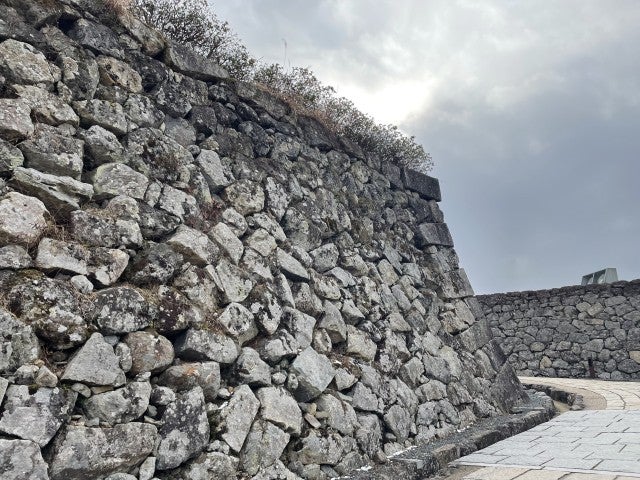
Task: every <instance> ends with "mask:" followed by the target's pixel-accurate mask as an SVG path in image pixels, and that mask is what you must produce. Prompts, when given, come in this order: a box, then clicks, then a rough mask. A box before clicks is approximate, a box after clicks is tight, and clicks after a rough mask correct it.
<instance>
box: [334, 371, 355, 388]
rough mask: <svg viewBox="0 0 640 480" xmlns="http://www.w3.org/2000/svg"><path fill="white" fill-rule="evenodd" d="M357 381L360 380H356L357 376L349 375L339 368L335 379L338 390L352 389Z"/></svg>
mask: <svg viewBox="0 0 640 480" xmlns="http://www.w3.org/2000/svg"><path fill="white" fill-rule="evenodd" d="M357 381H358V379H357V378H356V376H355V375H353V374H351V373H349V372H348V371H347V370H345V369H344V368H338V369H337V370H336V376H335V378H334V382H335V385H336V389H338V390H346V389H347V388H350V387H352V386H353V384H354V383H356V382H357Z"/></svg>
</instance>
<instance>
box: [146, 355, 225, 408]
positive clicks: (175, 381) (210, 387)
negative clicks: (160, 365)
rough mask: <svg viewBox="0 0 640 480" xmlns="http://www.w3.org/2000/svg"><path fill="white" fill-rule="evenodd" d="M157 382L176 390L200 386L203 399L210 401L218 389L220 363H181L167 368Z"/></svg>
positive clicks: (180, 390) (216, 394)
mask: <svg viewBox="0 0 640 480" xmlns="http://www.w3.org/2000/svg"><path fill="white" fill-rule="evenodd" d="M158 383H160V384H161V385H165V386H167V387H170V388H171V389H173V390H175V391H177V392H183V391H185V390H192V389H193V388H195V387H200V388H202V392H203V394H204V399H205V400H206V401H207V402H212V401H214V400H215V399H216V397H217V396H218V392H219V390H220V364H218V363H217V362H202V363H181V364H180V365H173V366H171V367H169V368H167V369H166V370H165V371H164V372H162V375H160V377H159V378H158Z"/></svg>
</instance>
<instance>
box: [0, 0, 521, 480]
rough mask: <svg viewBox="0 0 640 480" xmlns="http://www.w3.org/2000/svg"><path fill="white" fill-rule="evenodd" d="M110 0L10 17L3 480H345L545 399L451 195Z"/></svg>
mask: <svg viewBox="0 0 640 480" xmlns="http://www.w3.org/2000/svg"><path fill="white" fill-rule="evenodd" d="M100 4H101V2H95V1H84V0H67V1H65V2H58V1H55V0H46V1H35V0H33V1H24V0H14V1H12V0H8V1H7V0H5V1H2V2H0V19H1V20H0V93H1V98H0V138H1V139H0V178H1V179H0V376H1V377H0V400H2V399H3V402H2V408H1V409H0V467H1V468H3V469H4V470H3V471H2V475H1V476H2V478H3V479H5V480H11V479H24V478H29V479H46V478H50V479H52V480H61V479H65V480H68V479H102V478H109V479H111V480H116V479H118V480H126V479H132V478H138V479H139V480H143V479H144V480H148V479H151V478H152V477H153V478H160V479H190V480H194V479H209V478H225V479H234V478H256V479H273V478H290V479H293V478H299V477H302V478H308V479H326V478H330V477H335V476H338V475H339V474H345V473H347V472H349V471H350V470H352V469H354V468H357V467H359V466H361V465H363V464H366V463H368V462H373V461H383V460H384V459H385V457H386V456H387V455H389V454H392V453H394V452H396V451H398V450H400V449H403V448H406V447H408V446H410V445H413V444H415V443H419V442H425V441H428V440H429V439H432V438H435V437H443V436H446V435H447V434H448V433H451V432H453V431H455V430H457V429H460V428H463V427H465V426H467V425H469V424H471V423H473V422H475V421H476V419H478V418H482V417H488V416H492V415H495V414H497V413H499V412H504V411H507V410H508V409H509V407H510V406H511V405H512V404H513V403H514V402H516V401H518V399H520V398H521V397H522V395H523V392H522V389H521V386H520V385H519V383H518V381H517V379H516V378H515V376H514V374H513V370H512V368H511V367H510V366H509V365H508V364H506V362H505V358H504V356H503V355H502V353H501V351H500V349H499V348H498V347H497V345H496V343H495V341H494V340H492V338H491V333H490V330H489V328H488V326H487V323H486V322H485V320H484V319H483V315H482V311H481V309H480V307H479V305H478V303H477V301H476V300H475V298H474V297H473V292H472V290H471V288H470V286H469V283H468V281H467V279H466V276H465V274H464V271H463V270H462V269H460V268H459V267H458V259H457V257H456V254H455V252H454V250H453V248H452V246H453V243H452V241H451V237H450V235H449V231H448V229H447V226H446V224H445V223H444V220H443V216H442V213H441V211H440V209H439V208H438V204H437V201H439V199H440V192H439V186H438V182H437V180H435V179H433V178H430V177H427V176H424V175H421V174H418V173H416V172H411V171H407V170H402V169H401V168H399V167H397V166H395V165H394V164H392V163H390V162H389V161H388V160H387V159H380V158H376V157H375V156H372V155H368V154H366V153H364V152H363V151H362V149H361V148H360V147H358V146H357V145H353V144H350V143H348V142H346V141H344V140H343V139H340V138H336V137H335V136H334V135H332V134H331V132H328V131H326V130H325V129H324V128H323V126H322V125H321V124H320V123H318V122H317V121H315V120H314V119H312V118H307V117H300V116H298V115H296V113H295V112H294V111H292V110H291V108H290V107H289V105H288V104H287V103H285V102H283V101H282V100H281V99H279V98H278V97H276V96H273V95H270V94H268V93H267V92H265V91H264V90H262V89H260V88H258V87H257V86H255V85H248V84H243V83H238V82H235V81H233V80H232V79H229V78H228V77H227V75H226V72H224V71H223V70H222V69H220V68H219V67H218V66H217V65H215V64H213V63H211V62H210V61H209V60H207V59H204V58H201V57H198V56H197V55H195V54H194V53H193V52H191V51H189V50H188V49H185V48H184V47H181V46H179V45H176V44H170V43H167V42H166V41H165V40H164V39H163V37H162V36H160V35H159V34H158V33H157V32H154V31H152V30H149V29H148V28H146V27H145V26H144V25H142V24H140V23H139V22H137V21H136V20H135V19H133V18H131V17H127V16H122V17H120V18H114V17H113V16H112V15H111V16H110V15H105V14H104V12H103V11H101V9H100V8H99V6H100Z"/></svg>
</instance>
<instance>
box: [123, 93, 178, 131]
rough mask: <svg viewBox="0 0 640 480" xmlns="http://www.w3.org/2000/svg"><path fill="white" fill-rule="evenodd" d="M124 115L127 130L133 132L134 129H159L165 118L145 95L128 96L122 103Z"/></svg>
mask: <svg viewBox="0 0 640 480" xmlns="http://www.w3.org/2000/svg"><path fill="white" fill-rule="evenodd" d="M124 113H125V115H126V117H127V119H128V120H129V122H130V123H129V130H134V131H135V128H136V127H140V128H145V127H151V128H160V126H161V125H162V122H163V121H164V120H165V118H166V116H165V114H164V113H163V112H162V111H161V110H159V109H158V107H157V106H156V105H155V103H154V102H153V100H151V99H150V98H149V97H147V96H145V95H138V94H132V95H129V97H128V98H127V101H126V102H125V103H124ZM167 135H169V136H170V137H172V135H170V133H169V132H167ZM172 138H173V137H172Z"/></svg>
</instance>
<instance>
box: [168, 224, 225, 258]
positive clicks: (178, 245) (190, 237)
mask: <svg viewBox="0 0 640 480" xmlns="http://www.w3.org/2000/svg"><path fill="white" fill-rule="evenodd" d="M167 243H168V244H169V245H170V246H171V247H173V249H174V250H175V251H176V252H178V253H180V254H182V255H183V256H184V258H185V259H186V260H188V261H190V262H192V263H193V264H195V265H201V266H204V265H207V264H209V263H215V261H216V260H217V258H218V255H219V249H218V247H217V246H216V245H215V244H214V243H213V242H212V241H211V240H210V239H209V237H207V236H206V235H205V234H204V233H202V232H200V231H198V230H196V229H194V228H190V227H187V226H186V225H180V226H179V227H178V230H177V231H176V233H175V234H173V236H172V237H171V238H169V240H167Z"/></svg>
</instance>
